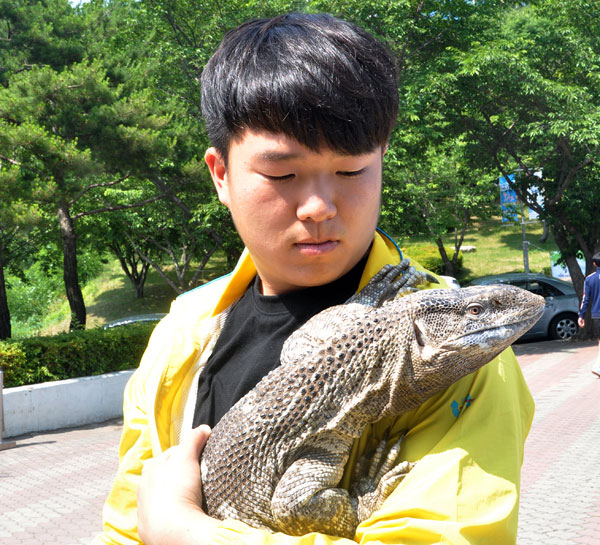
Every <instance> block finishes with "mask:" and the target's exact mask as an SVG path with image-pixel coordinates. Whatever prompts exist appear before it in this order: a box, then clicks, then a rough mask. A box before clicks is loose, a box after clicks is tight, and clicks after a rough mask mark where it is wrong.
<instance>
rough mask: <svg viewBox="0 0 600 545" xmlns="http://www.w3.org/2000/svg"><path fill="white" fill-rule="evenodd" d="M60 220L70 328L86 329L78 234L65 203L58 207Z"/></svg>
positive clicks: (71, 329)
mask: <svg viewBox="0 0 600 545" xmlns="http://www.w3.org/2000/svg"><path fill="white" fill-rule="evenodd" d="M58 221H59V223H60V231H61V235H62V242H63V258H64V261H63V264H64V271H63V278H64V281H65V290H66V292H67V299H68V300H69V307H70V308H71V323H70V325H69V330H70V331H73V330H74V329H85V320H86V311H85V303H84V301H83V294H82V293H81V287H80V286H79V278H78V275H77V235H76V234H75V227H74V225H73V219H72V218H71V215H70V214H69V209H68V207H67V206H66V205H64V204H61V205H60V206H59V208H58Z"/></svg>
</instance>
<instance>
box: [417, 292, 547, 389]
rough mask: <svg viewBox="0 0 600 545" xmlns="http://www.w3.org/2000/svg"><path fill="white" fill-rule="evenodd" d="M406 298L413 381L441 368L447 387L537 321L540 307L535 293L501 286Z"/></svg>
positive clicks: (541, 302) (476, 367)
mask: <svg viewBox="0 0 600 545" xmlns="http://www.w3.org/2000/svg"><path fill="white" fill-rule="evenodd" d="M406 299H410V300H411V301H410V307H411V311H410V312H411V314H412V325H413V329H414V331H413V334H414V336H413V338H412V341H411V359H412V362H413V368H414V373H415V378H417V379H418V374H420V373H424V374H425V375H428V374H430V373H433V374H435V375H437V374H439V371H440V369H443V370H444V372H443V375H444V377H445V379H447V380H448V385H449V384H452V383H453V382H454V381H455V380H458V379H459V378H461V377H462V376H464V375H467V374H469V373H471V372H473V371H476V370H477V369H479V368H480V367H481V366H483V365H485V364H486V363H488V362H489V361H491V360H492V359H493V358H494V357H495V356H497V355H498V354H499V353H500V352H502V351H503V350H504V349H506V348H507V347H508V346H510V345H511V344H512V343H513V342H514V341H515V340H517V339H518V338H519V337H520V336H521V335H522V334H523V333H525V332H526V331H527V330H528V329H530V328H531V327H532V326H533V325H534V324H535V323H536V322H537V321H538V320H539V318H540V316H541V315H542V313H543V311H544V304H545V301H544V298H543V297H540V296H539V295H534V294H532V293H530V292H528V291H526V290H523V289H520V288H516V287H514V286H500V285H495V286H475V287H470V288H463V289H460V290H424V291H421V292H418V293H415V294H412V295H410V296H407V298H406ZM407 302H408V301H407ZM423 378H424V377H423Z"/></svg>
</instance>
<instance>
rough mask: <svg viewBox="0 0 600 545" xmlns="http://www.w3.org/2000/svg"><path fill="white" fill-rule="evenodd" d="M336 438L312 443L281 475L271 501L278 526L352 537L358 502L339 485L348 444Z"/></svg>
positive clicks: (287, 530)
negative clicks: (330, 440) (315, 443)
mask: <svg viewBox="0 0 600 545" xmlns="http://www.w3.org/2000/svg"><path fill="white" fill-rule="evenodd" d="M342 443H345V441H341V440H340V438H339V437H336V438H335V441H332V442H325V441H321V442H320V444H317V445H314V446H311V447H310V449H309V450H307V451H306V452H304V453H303V454H302V455H301V457H300V458H298V459H297V460H296V461H295V462H294V463H292V464H291V465H290V467H289V468H288V469H287V470H286V471H285V473H284V474H283V476H282V477H281V479H280V481H279V483H278V484H277V487H276V488H275V492H274V494H273V499H272V501H271V511H272V514H273V517H274V519H275V520H276V524H277V526H278V527H279V528H280V529H281V530H282V531H283V532H285V533H287V534H290V535H303V534H306V533H309V532H319V533H324V534H329V535H336V536H340V537H347V538H353V537H354V533H355V531H356V526H357V525H358V517H357V513H356V509H357V505H358V504H357V502H356V500H354V499H352V498H351V497H350V495H349V493H348V491H347V490H345V489H343V488H338V486H339V482H340V480H341V478H342V475H343V472H344V466H345V464H346V462H347V460H348V452H349V451H350V446H349V445H348V444H342Z"/></svg>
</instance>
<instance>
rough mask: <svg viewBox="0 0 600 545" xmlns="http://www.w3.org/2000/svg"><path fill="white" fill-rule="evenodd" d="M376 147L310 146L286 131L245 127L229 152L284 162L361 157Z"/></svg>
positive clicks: (261, 159) (263, 159)
mask: <svg viewBox="0 0 600 545" xmlns="http://www.w3.org/2000/svg"><path fill="white" fill-rule="evenodd" d="M376 149H382V148H381V147H380V146H377V147H376V148H375V149H373V150H368V151H365V152H364V153H357V154H351V153H346V152H344V151H342V150H335V149H332V148H330V147H328V146H325V145H323V146H319V147H316V148H314V149H313V148H308V147H307V146H305V145H304V144H302V143H301V142H299V141H298V140H296V139H295V138H293V137H290V136H288V135H286V134H285V133H273V132H268V131H258V130H252V129H248V128H246V129H243V130H242V131H241V132H240V133H239V134H238V135H237V136H236V138H235V139H234V140H233V141H232V145H231V146H230V149H229V153H230V158H231V154H232V153H235V152H236V151H239V152H241V153H244V154H245V155H247V156H251V157H252V158H253V159H256V160H259V161H265V162H282V161H292V160H297V159H304V158H306V157H309V156H310V155H314V154H323V155H335V156H338V157H342V158H344V157H348V158H350V157H360V156H365V155H369V154H371V153H373V151H375V150H376Z"/></svg>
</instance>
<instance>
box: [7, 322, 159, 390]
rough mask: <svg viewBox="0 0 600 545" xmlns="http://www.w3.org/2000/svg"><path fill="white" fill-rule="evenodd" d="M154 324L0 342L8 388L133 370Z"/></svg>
mask: <svg viewBox="0 0 600 545" xmlns="http://www.w3.org/2000/svg"><path fill="white" fill-rule="evenodd" d="M153 327H154V324H133V325H128V326H121V327H115V328H111V329H107V330H104V329H90V330H87V331H74V332H71V333H62V334H60V335H56V336H53V337H32V338H29V339H21V340H9V341H0V367H2V369H3V370H4V385H5V386H6V387H8V388H10V387H13V386H22V385H27V384H36V383H39V382H46V381H53V380H63V379H68V378H75V377H84V376H91V375H99V374H102V373H108V372H113V371H123V370H126V369H133V368H135V367H137V365H138V364H139V361H140V358H141V356H142V354H143V352H144V350H145V348H146V345H147V344H148V339H149V337H150V333H151V332H152V329H153Z"/></svg>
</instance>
